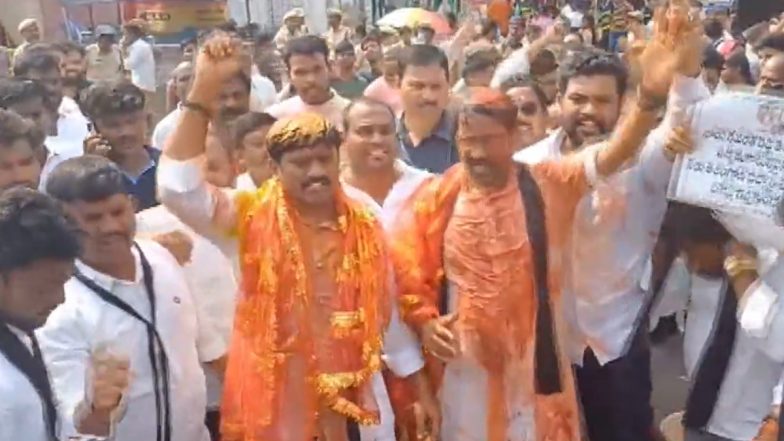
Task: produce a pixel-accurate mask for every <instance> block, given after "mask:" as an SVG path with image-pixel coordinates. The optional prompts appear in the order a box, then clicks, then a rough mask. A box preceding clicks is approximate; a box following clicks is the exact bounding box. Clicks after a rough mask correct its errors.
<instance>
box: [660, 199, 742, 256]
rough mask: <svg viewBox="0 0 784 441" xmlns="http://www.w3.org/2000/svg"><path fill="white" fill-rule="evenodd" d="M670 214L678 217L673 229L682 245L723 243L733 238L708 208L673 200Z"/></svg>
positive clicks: (669, 209) (669, 210)
mask: <svg viewBox="0 0 784 441" xmlns="http://www.w3.org/2000/svg"><path fill="white" fill-rule="evenodd" d="M668 215H671V216H672V218H673V219H678V221H677V222H673V223H672V229H673V234H674V237H675V240H676V242H677V243H678V244H680V245H681V246H682V245H683V244H684V243H702V244H706V243H710V244H717V245H721V244H724V243H727V242H728V241H729V240H730V239H732V235H731V234H730V233H729V231H727V229H726V228H724V225H722V224H721V222H719V221H718V220H717V219H716V217H715V216H714V214H713V211H711V210H710V209H708V208H703V207H697V206H695V205H688V204H684V203H680V202H671V203H670V206H669V208H668Z"/></svg>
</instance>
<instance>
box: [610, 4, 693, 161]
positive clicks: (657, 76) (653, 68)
mask: <svg viewBox="0 0 784 441" xmlns="http://www.w3.org/2000/svg"><path fill="white" fill-rule="evenodd" d="M655 25H656V26H655V29H654V35H653V37H652V39H651V40H650V41H648V42H647V43H641V44H644V48H642V46H637V47H635V48H634V49H633V50H632V53H633V56H632V58H633V59H632V62H633V63H635V64H637V65H638V70H639V71H640V72H642V79H641V82H640V85H639V88H638V90H637V96H636V100H635V103H634V105H633V106H632V108H631V109H630V110H629V113H628V114H627V115H626V117H625V118H624V119H623V121H622V122H621V123H620V124H619V125H618V127H617V128H616V130H615V132H613V134H612V136H611V137H610V140H609V141H608V144H607V147H606V148H604V149H602V150H601V151H600V152H599V154H598V155H597V158H596V170H597V172H598V173H599V174H601V175H605V176H606V175H610V174H612V173H614V172H615V171H616V170H617V169H618V168H620V167H621V166H622V165H623V164H624V163H625V162H626V161H627V160H628V159H629V158H631V157H632V156H634V155H635V154H636V153H637V151H638V149H639V148H640V146H642V144H643V143H644V141H645V139H646V138H647V137H648V134H649V133H650V132H651V130H652V129H653V128H654V127H656V126H657V125H658V116H659V114H660V112H661V110H662V108H663V107H664V105H665V104H666V103H667V94H668V92H669V91H670V86H671V85H672V83H673V79H674V78H675V76H676V75H678V74H683V75H688V76H691V75H694V70H695V61H694V60H699V59H700V58H699V53H700V52H701V50H702V42H701V30H700V28H699V26H698V24H697V23H696V22H695V21H692V20H690V19H689V15H688V6H687V5H686V4H685V2H684V1H683V0H675V1H673V2H672V4H671V5H670V7H669V8H668V9H666V10H658V11H657V12H656V17H655ZM637 54H639V55H637Z"/></svg>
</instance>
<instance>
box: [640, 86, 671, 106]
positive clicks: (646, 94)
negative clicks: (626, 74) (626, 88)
mask: <svg viewBox="0 0 784 441" xmlns="http://www.w3.org/2000/svg"><path fill="white" fill-rule="evenodd" d="M666 105H667V95H666V94H665V95H663V96H662V95H658V94H656V93H654V92H652V91H651V90H650V89H647V88H646V87H644V86H643V85H642V84H641V85H639V86H638V87H637V107H638V108H639V109H640V110H642V111H645V112H658V111H659V110H661V109H662V108H664V106H666Z"/></svg>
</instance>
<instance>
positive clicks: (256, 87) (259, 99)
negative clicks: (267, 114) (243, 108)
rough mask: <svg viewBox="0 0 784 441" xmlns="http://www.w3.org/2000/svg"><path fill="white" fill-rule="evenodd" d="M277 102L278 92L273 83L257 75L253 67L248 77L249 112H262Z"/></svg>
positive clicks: (256, 70)
mask: <svg viewBox="0 0 784 441" xmlns="http://www.w3.org/2000/svg"><path fill="white" fill-rule="evenodd" d="M276 102H278V91H277V90H275V83H273V82H272V80H270V79H269V78H267V77H265V76H264V75H262V74H260V73H259V69H258V68H257V67H256V66H255V65H254V66H253V69H252V72H251V75H250V111H251V112H263V111H264V110H265V109H266V108H267V107H269V106H271V105H273V104H275V103H276Z"/></svg>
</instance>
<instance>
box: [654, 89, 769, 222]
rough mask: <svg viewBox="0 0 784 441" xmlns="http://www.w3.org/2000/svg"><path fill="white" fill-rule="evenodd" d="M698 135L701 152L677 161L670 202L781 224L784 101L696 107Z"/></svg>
mask: <svg viewBox="0 0 784 441" xmlns="http://www.w3.org/2000/svg"><path fill="white" fill-rule="evenodd" d="M692 135H693V136H694V140H695V142H696V150H695V151H694V153H691V154H689V155H685V156H682V157H679V158H678V159H677V160H676V163H675V166H674V169H673V173H672V177H671V180H670V186H669V190H668V196H669V197H670V199H674V200H678V201H681V202H686V203H689V204H694V205H700V206H703V207H707V208H712V209H715V210H718V211H723V212H727V213H734V214H741V215H744V216H754V217H760V218H763V219H765V220H766V221H767V222H771V221H776V220H778V216H777V206H778V203H779V201H780V200H781V198H782V196H784V99H782V98H778V97H770V96H762V95H753V94H746V93H727V94H719V95H716V96H714V97H712V98H711V99H709V100H707V101H705V102H703V103H700V104H699V105H698V106H696V107H695V109H694V112H693V118H692Z"/></svg>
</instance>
